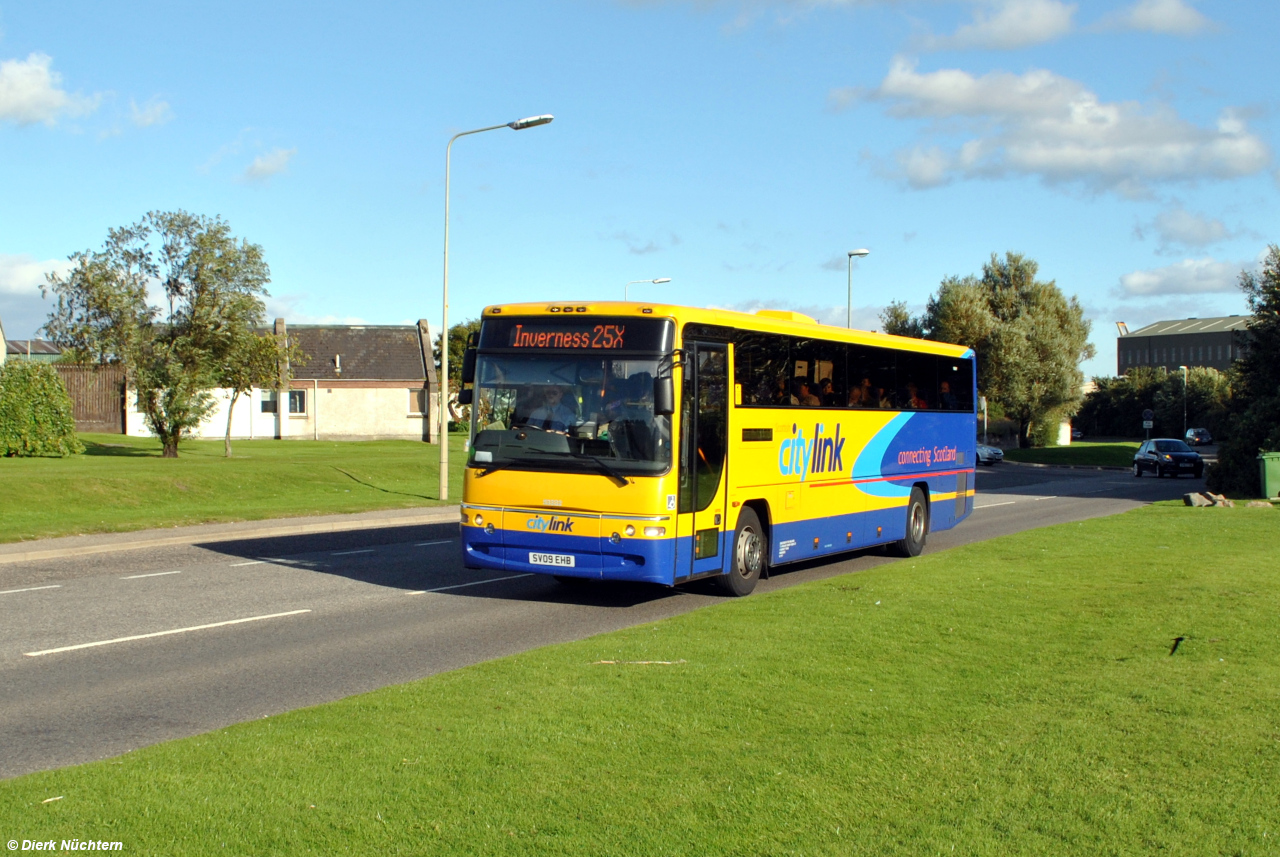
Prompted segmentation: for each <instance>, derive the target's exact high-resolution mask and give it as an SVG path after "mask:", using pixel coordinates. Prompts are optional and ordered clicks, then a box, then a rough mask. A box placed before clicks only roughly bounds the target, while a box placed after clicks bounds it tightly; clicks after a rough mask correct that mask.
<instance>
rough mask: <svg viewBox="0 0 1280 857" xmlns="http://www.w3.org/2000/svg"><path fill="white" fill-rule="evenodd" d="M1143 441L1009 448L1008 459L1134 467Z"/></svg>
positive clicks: (1039, 462)
mask: <svg viewBox="0 0 1280 857" xmlns="http://www.w3.org/2000/svg"><path fill="white" fill-rule="evenodd" d="M1140 445H1141V442H1140V441H1136V440H1134V441H1110V442H1106V443H1088V442H1086V441H1073V442H1072V443H1071V445H1070V446H1046V447H1041V448H1038V449H1006V450H1005V451H1004V457H1005V458H1006V459H1007V460H1009V461H1023V462H1026V463H1029V464H1059V465H1062V464H1074V465H1079V466H1088V467H1132V466H1133V454H1134V453H1135V452H1137V451H1138V447H1139V446H1140Z"/></svg>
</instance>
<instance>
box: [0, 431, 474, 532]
mask: <svg viewBox="0 0 1280 857" xmlns="http://www.w3.org/2000/svg"><path fill="white" fill-rule="evenodd" d="M80 438H81V440H82V441H84V444H85V447H86V450H85V453H84V454H83V455H75V456H70V457H68V458H0V496H3V497H4V498H5V500H4V514H3V515H0V542H11V541H19V540H23V539H35V538H45V537H49V536H62V535H70V534H74V533H101V532H116V531H122V530H137V529H143V528H146V527H167V526H181V525H184V524H200V523H209V522H216V521H246V520H258V519H263V518H277V517H287V516H291V515H328V514H339V513H345V512H365V511H370V510H374V509H396V508H404V507H410V506H431V505H437V504H438V503H439V501H438V500H437V499H436V498H437V497H439V478H440V477H439V474H440V451H439V450H440V448H439V447H438V446H436V445H434V444H425V443H420V442H413V441H367V442H343V443H333V442H325V441H309V440H289V441H278V440H252V441H245V440H238V441H235V443H234V446H233V452H234V456H233V457H232V458H224V457H223V454H222V453H223V446H222V441H220V440H217V441H211V440H189V441H183V442H182V444H181V445H180V446H179V447H178V453H179V457H178V458H177V459H172V458H169V459H165V458H161V457H160V444H159V443H158V442H157V441H155V440H151V439H146V438H130V437H125V436H123V435H107V434H97V435H94V434H84V435H80ZM463 439H464V436H463V435H451V436H450V441H451V444H450V457H449V461H450V465H451V466H450V469H451V470H452V471H453V472H452V473H451V474H450V483H449V485H450V488H449V492H450V498H451V499H452V501H454V502H456V501H457V500H458V499H459V498H460V497H461V496H462V462H463V459H464V454H463V449H462V443H463Z"/></svg>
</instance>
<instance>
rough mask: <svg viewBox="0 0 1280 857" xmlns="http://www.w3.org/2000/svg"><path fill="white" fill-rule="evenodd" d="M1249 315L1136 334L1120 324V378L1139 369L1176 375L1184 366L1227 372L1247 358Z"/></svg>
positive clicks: (1162, 324)
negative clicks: (1155, 370)
mask: <svg viewBox="0 0 1280 857" xmlns="http://www.w3.org/2000/svg"><path fill="white" fill-rule="evenodd" d="M1249 318H1250V317H1249V316H1247V315H1228V316H1222V317H1219V318H1184V319H1177V320H1174V321H1157V322H1155V323H1153V324H1148V325H1147V326H1146V327H1144V328H1142V329H1140V330H1135V331H1133V332H1132V333H1130V332H1129V329H1128V328H1127V327H1126V326H1125V324H1124V323H1123V322H1120V323H1119V324H1118V325H1117V326H1118V327H1119V328H1120V336H1119V337H1118V338H1117V339H1116V374H1117V375H1123V374H1125V373H1126V372H1128V371H1129V370H1130V369H1133V368H1134V367H1136V366H1154V367H1159V368H1164V369H1167V370H1169V371H1175V370H1177V369H1178V367H1180V366H1187V367H1194V366H1207V367H1209V368H1211V369H1218V370H1222V371H1225V370H1227V369H1228V368H1230V366H1231V364H1232V362H1233V361H1235V360H1239V359H1240V358H1241V357H1242V356H1244V349H1245V348H1246V347H1247V346H1248V338H1249V330H1248V326H1247V325H1248V322H1249Z"/></svg>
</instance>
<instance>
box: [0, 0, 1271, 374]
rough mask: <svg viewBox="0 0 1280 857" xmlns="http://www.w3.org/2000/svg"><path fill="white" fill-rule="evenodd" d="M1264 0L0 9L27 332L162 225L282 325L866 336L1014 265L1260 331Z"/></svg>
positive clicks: (1147, 313) (674, 0) (9, 260)
mask: <svg viewBox="0 0 1280 857" xmlns="http://www.w3.org/2000/svg"><path fill="white" fill-rule="evenodd" d="M1276 32H1280V5H1278V4H1273V3H1270V2H1261V0H1248V2H1242V0H1233V2H1228V0H1217V2H1215V0H1112V1H1111V2H1103V0H1097V2H1094V1H1093V0H1079V2H1064V1H1063V0H918V2H912V1H911V0H896V2H895V0H719V2H717V0H692V2H681V0H617V2H611V0H567V2H554V0H548V1H545V2H539V3H516V2H498V0H471V2H468V3H404V4H395V3H380V4H353V3H345V4H344V3H319V2H308V3H296V4H291V3H274V4H259V3H253V4H249V3H236V2H221V3H216V4H212V3H146V2H136V3H128V4H117V3H63V2H56V0H54V2H44V3H23V4H14V3H7V2H4V0H0V323H2V324H3V326H4V330H5V335H6V336H7V337H9V338H11V339H12V338H26V337H29V336H33V335H35V336H38V335H39V332H38V328H39V327H40V325H42V324H43V323H44V321H45V319H46V318H47V316H48V313H49V309H50V304H49V302H48V301H46V300H44V299H43V298H42V297H41V285H42V283H43V282H44V275H45V273H46V272H49V271H62V270H66V268H67V262H66V259H67V257H68V256H69V255H70V254H72V253H74V252H76V251H81V250H90V249H97V248H100V247H101V246H102V244H103V242H104V241H105V240H106V237H107V231H108V230H109V229H111V228H115V227H120V226H125V225H128V224H132V223H134V222H137V221H138V220H139V219H141V217H142V216H143V215H144V214H145V213H146V212H148V211H153V210H163V211H169V210H175V209H183V210H186V211H190V212H193V213H197V214H204V215H209V216H219V217H221V218H223V219H224V220H226V221H227V222H228V223H229V224H230V226H231V229H232V230H233V232H234V233H235V234H236V235H238V236H240V237H243V238H245V239H247V240H249V241H252V242H254V243H257V244H260V245H262V247H263V248H264V250H265V253H266V258H267V261H268V263H269V264H270V267H271V273H272V282H271V284H270V286H269V291H270V298H268V300H267V310H268V314H269V316H270V317H276V316H282V317H284V318H286V319H287V320H288V321H289V322H291V323H295V324H298V323H323V322H338V323H368V324H402V323H411V322H413V321H416V320H417V319H419V318H426V319H428V320H429V321H430V323H431V325H432V330H433V331H434V330H437V329H438V326H439V323H440V319H441V309H442V307H441V303H442V279H443V276H442V258H443V248H444V202H445V199H444V197H445V192H444V191H445V148H446V145H447V144H448V142H449V139H450V137H452V136H453V135H454V134H457V133H459V132H462V131H468V130H472V129H476V128H483V127H487V126H491V125H503V124H505V123H507V122H510V121H512V120H515V119H518V118H522V117H526V116H533V115H539V114H552V115H554V116H555V120H554V122H552V123H551V124H548V125H543V126H540V127H536V128H529V129H525V130H520V131H513V130H511V129H509V128H506V127H500V128H498V129H497V130H494V131H488V132H485V133H482V134H475V135H470V136H466V137H463V138H461V139H459V140H458V141H457V142H456V143H455V144H454V146H453V150H452V167H451V178H450V200H449V205H450V221H449V223H450V239H449V262H450V264H449V303H450V308H449V320H450V322H451V323H457V322H459V321H462V320H464V319H470V318H475V317H477V316H478V315H479V313H480V311H481V309H482V308H483V307H484V306H486V305H488V304H492V303H504V302H514V301H543V300H547V301H551V300H575V301H585V300H603V299H621V297H622V295H623V291H624V287H625V286H626V284H627V283H628V282H629V281H633V280H641V281H647V280H652V279H657V278H670V280H671V282H669V283H664V284H656V285H655V284H652V283H648V282H642V283H638V284H633V285H631V286H630V287H629V293H630V296H631V297H632V298H633V299H640V300H652V301H655V302H672V303H682V304H689V305H694V306H714V307H723V308H734V309H742V310H748V311H749V310H753V309H756V308H760V307H777V308H784V309H793V310H798V311H800V312H805V313H807V314H809V315H812V316H814V317H816V318H817V319H818V320H819V321H822V322H824V323H829V324H840V325H843V324H844V323H845V318H846V312H847V307H848V304H849V302H850V301H849V297H848V291H847V290H848V288H849V280H850V277H849V262H848V256H847V252H848V251H850V250H853V249H857V248H867V249H869V250H870V251H871V252H870V254H869V255H868V256H866V257H865V258H862V259H855V260H854V261H853V266H852V288H853V296H852V301H851V303H852V314H853V323H854V326H855V327H862V328H866V329H875V328H876V327H877V326H878V325H879V314H880V312H881V310H882V309H883V308H884V307H885V305H886V304H888V303H889V302H890V301H894V300H900V301H905V302H906V303H907V304H908V305H909V306H910V307H911V308H912V309H914V310H916V311H919V310H921V309H923V307H924V305H925V302H926V301H927V300H928V298H929V296H930V294H932V293H933V292H935V291H936V289H937V287H938V284H939V283H940V282H941V281H942V280H943V279H944V278H946V277H948V276H953V275H954V276H964V275H968V274H979V273H980V272H981V269H982V265H983V263H984V262H986V261H988V260H989V259H990V257H991V254H993V253H996V254H1000V255H1003V254H1004V253H1006V252H1009V251H1012V252H1017V253H1022V254H1024V255H1026V256H1029V257H1030V258H1032V259H1034V260H1035V261H1036V262H1037V263H1038V264H1039V276H1040V278H1041V279H1045V280H1053V281H1054V282H1056V283H1057V285H1058V286H1059V287H1060V288H1061V289H1062V290H1063V291H1064V292H1065V293H1066V294H1068V295H1076V296H1077V297H1078V298H1079V300H1080V302H1081V304H1082V305H1083V306H1084V309H1085V314H1086V317H1087V318H1089V319H1090V320H1091V322H1092V324H1093V333H1092V341H1093V343H1094V344H1095V345H1096V347H1097V352H1098V354H1097V357H1096V358H1094V359H1093V360H1091V361H1089V362H1087V363H1086V364H1085V366H1084V369H1085V372H1086V374H1087V375H1112V374H1115V369H1116V364H1115V336H1116V327H1115V322H1117V321H1123V322H1126V323H1127V324H1128V325H1129V328H1130V329H1131V330H1136V329H1137V328H1138V327H1139V326H1141V325H1143V324H1146V323H1149V322H1152V321H1156V320H1160V319H1169V318H1183V317H1190V316H1197V317H1202V318H1203V317H1209V316H1216V315H1230V314H1244V313H1247V311H1248V310H1247V307H1246V305H1245V302H1244V299H1243V296H1242V294H1241V292H1240V291H1239V288H1238V285H1237V283H1238V279H1239V275H1240V273H1241V271H1243V270H1252V269H1255V268H1256V267H1257V266H1258V264H1259V262H1260V259H1261V257H1262V255H1263V254H1264V253H1265V251H1266V248H1267V245H1268V243H1270V242H1280V229H1277V214H1278V213H1280V204H1278V203H1280V200H1278V193H1277V192H1278V191H1280V171H1278V170H1277V167H1278V164H1277V157H1276V148H1277V106H1278V105H1277V95H1276V92H1277V91H1276V89H1275V86H1274V81H1275V80H1276V79H1277V78H1278V77H1280V75H1278V74H1277V72H1278V71H1280V60H1277V56H1278V54H1277V52H1276V51H1275V50H1274V34H1275V33H1276Z"/></svg>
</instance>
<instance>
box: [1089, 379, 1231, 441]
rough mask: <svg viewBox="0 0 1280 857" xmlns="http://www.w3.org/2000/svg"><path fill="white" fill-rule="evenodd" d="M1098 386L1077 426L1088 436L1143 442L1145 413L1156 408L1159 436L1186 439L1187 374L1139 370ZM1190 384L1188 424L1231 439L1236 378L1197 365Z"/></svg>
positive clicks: (1105, 381) (1099, 382)
mask: <svg viewBox="0 0 1280 857" xmlns="http://www.w3.org/2000/svg"><path fill="white" fill-rule="evenodd" d="M1093 383H1094V390H1093V391H1092V392H1091V393H1089V394H1088V395H1087V396H1085V398H1084V403H1083V404H1082V405H1081V406H1080V411H1079V413H1078V414H1077V416H1076V419H1075V425H1076V427H1077V428H1079V429H1081V430H1082V431H1084V432H1085V433H1086V434H1090V435H1103V436H1111V437H1142V436H1143V433H1144V431H1145V430H1144V429H1143V428H1142V412H1143V411H1144V410H1146V409H1147V408H1150V409H1152V410H1153V411H1155V429H1154V434H1155V435H1156V436H1158V437H1181V435H1182V420H1183V416H1182V415H1183V407H1184V393H1183V389H1182V373H1181V372H1167V371H1165V370H1164V369H1163V368H1156V367H1152V366H1135V367H1134V368H1132V369H1130V370H1129V371H1128V372H1127V373H1126V374H1125V375H1122V376H1120V377H1119V378H1094V379H1093ZM1186 383H1187V389H1186V392H1185V407H1186V419H1187V425H1188V426H1202V427H1204V428H1207V429H1209V432H1210V433H1211V434H1212V435H1213V436H1214V437H1215V438H1219V439H1221V438H1225V437H1226V436H1227V435H1229V434H1230V431H1231V430H1230V425H1229V421H1228V419H1227V413H1228V408H1229V406H1230V402H1231V396H1232V388H1231V379H1230V375H1229V374H1228V373H1226V372H1219V371H1218V370H1217V369H1213V368H1210V367H1207V366H1193V367H1191V369H1190V370H1189V371H1188V372H1187V379H1186Z"/></svg>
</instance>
